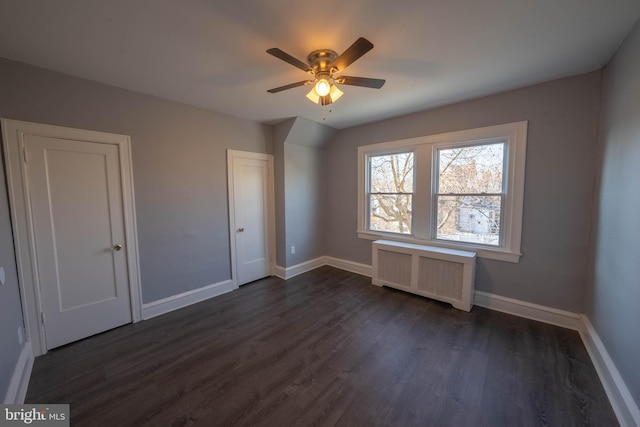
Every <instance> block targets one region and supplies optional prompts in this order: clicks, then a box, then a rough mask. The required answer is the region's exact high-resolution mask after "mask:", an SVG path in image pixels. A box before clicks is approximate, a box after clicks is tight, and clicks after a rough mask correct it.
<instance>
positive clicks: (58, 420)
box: [0, 404, 70, 427]
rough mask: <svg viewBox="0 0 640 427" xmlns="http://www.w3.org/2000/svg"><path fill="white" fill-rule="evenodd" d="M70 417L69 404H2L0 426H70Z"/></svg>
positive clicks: (0, 406) (0, 407)
mask: <svg viewBox="0 0 640 427" xmlns="http://www.w3.org/2000/svg"><path fill="white" fill-rule="evenodd" d="M69 417H70V414H69V405H28V404H25V405H0V427H5V426H27V425H29V426H31V425H32V426H56V427H63V426H67V427H68V426H69Z"/></svg>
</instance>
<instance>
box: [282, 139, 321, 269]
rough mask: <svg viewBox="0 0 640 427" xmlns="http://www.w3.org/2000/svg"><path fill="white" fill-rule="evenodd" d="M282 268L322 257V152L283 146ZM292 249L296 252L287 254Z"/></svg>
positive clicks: (300, 147)
mask: <svg viewBox="0 0 640 427" xmlns="http://www.w3.org/2000/svg"><path fill="white" fill-rule="evenodd" d="M284 153H285V160H286V163H285V174H286V175H285V200H286V227H287V228H286V244H285V251H286V265H285V266H286V267H290V266H292V265H296V264H299V263H301V262H304V261H309V260H312V259H314V258H317V257H320V256H323V255H324V254H325V248H324V234H325V226H324V220H323V218H324V217H323V215H322V212H323V211H324V209H325V205H324V179H323V178H324V161H325V156H324V154H325V153H324V150H320V149H317V148H313V147H306V146H303V145H297V144H288V143H287V144H285V146H284ZM291 246H295V248H296V253H295V254H292V253H291Z"/></svg>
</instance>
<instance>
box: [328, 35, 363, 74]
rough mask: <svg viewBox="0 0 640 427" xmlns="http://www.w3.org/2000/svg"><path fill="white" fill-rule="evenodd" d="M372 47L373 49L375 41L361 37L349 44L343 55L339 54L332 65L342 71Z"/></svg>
mask: <svg viewBox="0 0 640 427" xmlns="http://www.w3.org/2000/svg"><path fill="white" fill-rule="evenodd" d="M371 49H373V43H371V42H370V41H369V40H367V39H365V38H364V37H360V38H359V39H358V40H356V41H355V42H354V43H353V44H352V45H351V46H349V48H348V49H347V50H345V51H344V52H343V53H342V55H340V56H338V57H337V58H336V60H335V61H333V64H331V67H332V68H336V69H337V70H338V71H342V70H344V69H345V68H347V67H348V66H349V65H351V64H353V62H354V61H356V60H357V59H358V58H360V57H361V56H362V55H364V54H365V53H367V52H369V51H370V50H371Z"/></svg>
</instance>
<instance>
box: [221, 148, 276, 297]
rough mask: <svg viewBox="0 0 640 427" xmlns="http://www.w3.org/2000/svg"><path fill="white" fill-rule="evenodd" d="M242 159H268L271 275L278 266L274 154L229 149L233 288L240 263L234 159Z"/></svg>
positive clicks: (268, 234) (268, 226) (268, 231)
mask: <svg viewBox="0 0 640 427" xmlns="http://www.w3.org/2000/svg"><path fill="white" fill-rule="evenodd" d="M236 158H240V159H253V160H266V161H267V194H266V197H267V212H265V213H266V215H267V241H268V245H267V247H268V250H269V254H268V257H269V275H271V276H273V275H274V274H275V268H276V262H275V261H276V257H275V254H276V210H275V209H276V208H275V205H276V203H275V190H274V187H275V184H274V173H273V155H272V154H265V153H253V152H249V151H238V150H231V149H227V183H228V186H229V191H228V202H227V204H228V206H229V247H230V251H231V281H232V282H233V288H234V289H238V288H239V287H240V285H239V284H238V263H237V256H236V219H235V218H236V216H235V197H234V196H235V183H234V179H233V160H234V159H236Z"/></svg>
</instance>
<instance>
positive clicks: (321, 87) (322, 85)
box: [315, 77, 331, 96]
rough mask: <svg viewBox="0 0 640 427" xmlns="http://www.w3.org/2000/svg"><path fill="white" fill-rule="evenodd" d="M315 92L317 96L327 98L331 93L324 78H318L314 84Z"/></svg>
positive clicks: (327, 81) (329, 84)
mask: <svg viewBox="0 0 640 427" xmlns="http://www.w3.org/2000/svg"><path fill="white" fill-rule="evenodd" d="M315 90H316V93H317V94H318V95H319V96H327V95H329V92H331V82H329V79H327V78H326V77H320V78H319V79H318V81H317V82H316V86H315Z"/></svg>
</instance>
